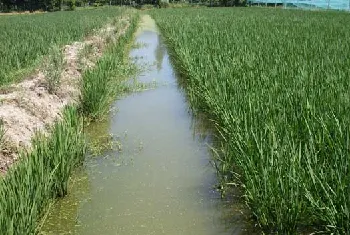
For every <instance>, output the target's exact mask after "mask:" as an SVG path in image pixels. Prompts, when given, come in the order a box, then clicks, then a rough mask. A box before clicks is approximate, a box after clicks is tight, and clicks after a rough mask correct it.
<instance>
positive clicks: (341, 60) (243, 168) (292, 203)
mask: <svg viewBox="0 0 350 235" xmlns="http://www.w3.org/2000/svg"><path fill="white" fill-rule="evenodd" d="M152 15H153V16H154V18H155V19H156V22H157V23H158V25H159V27H160V29H161V31H162V33H163V35H164V37H165V39H166V42H167V44H168V46H169V48H170V51H171V54H172V58H173V61H174V63H175V65H176V67H177V68H178V70H179V71H180V72H181V73H182V74H183V75H184V79H185V88H186V90H187V94H188V98H189V100H190V102H191V105H192V107H193V109H194V111H199V112H204V113H206V115H207V116H208V117H209V119H210V120H212V122H213V124H214V126H215V127H216V129H217V133H218V135H219V136H220V139H221V145H218V146H220V148H221V153H220V155H219V158H218V159H217V160H216V166H217V169H218V171H220V175H221V179H222V180H223V184H226V183H230V182H231V181H236V182H239V183H241V187H242V188H243V189H244V197H245V199H246V201H247V204H248V205H249V207H250V208H251V210H252V212H253V213H254V215H255V216H256V218H257V221H258V223H259V224H260V226H261V227H262V228H264V229H266V230H267V231H269V232H271V231H275V232H278V233H281V234H288V233H297V232H303V231H318V232H319V231H324V232H326V233H340V234H348V233H349V232H350V212H349V211H350V187H349V182H350V174H349V172H350V162H349V161H350V118H349V115H350V80H349V77H350V70H349V68H348V66H349V64H350V57H349V54H350V24H349V23H350V15H349V14H347V13H342V12H305V11H295V10H281V9H261V8H235V9H227V8H226V9H223V8H222V9H220V8H216V9H171V10H167V9H165V10H157V11H152ZM221 146H222V147H221ZM237 177H238V180H237Z"/></svg>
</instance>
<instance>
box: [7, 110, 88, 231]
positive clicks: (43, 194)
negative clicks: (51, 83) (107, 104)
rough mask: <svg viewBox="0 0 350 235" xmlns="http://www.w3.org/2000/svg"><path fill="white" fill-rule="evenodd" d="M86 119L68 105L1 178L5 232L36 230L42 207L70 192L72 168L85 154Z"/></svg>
mask: <svg viewBox="0 0 350 235" xmlns="http://www.w3.org/2000/svg"><path fill="white" fill-rule="evenodd" d="M84 149H85V144H84V137H83V127H82V119H81V118H80V117H79V114H78V112H77V110H76V109H75V108H72V107H67V108H66V109H65V111H64V113H63V119H62V120H61V121H57V122H56V123H55V124H54V126H53V127H52V129H51V136H50V137H46V136H44V135H40V134H38V135H37V136H36V137H35V138H34V139H33V149H32V151H31V152H30V153H25V152H22V153H21V154H20V159H21V160H20V161H19V162H18V163H17V164H16V165H15V166H14V167H12V168H11V169H10V170H9V172H8V173H7V174H6V176H5V178H3V179H0V198H2V199H4V198H6V200H0V208H1V210H0V231H1V233H3V234H33V233H35V231H36V223H37V221H38V220H39V219H40V217H41V213H42V211H43V210H44V209H45V208H46V207H47V206H48V204H49V203H50V201H51V200H52V199H54V198H56V197H62V196H64V195H65V194H66V193H67V182H68V178H69V176H70V173H71V171H72V169H73V168H74V167H75V166H76V165H77V164H79V163H81V161H82V160H83V157H84Z"/></svg>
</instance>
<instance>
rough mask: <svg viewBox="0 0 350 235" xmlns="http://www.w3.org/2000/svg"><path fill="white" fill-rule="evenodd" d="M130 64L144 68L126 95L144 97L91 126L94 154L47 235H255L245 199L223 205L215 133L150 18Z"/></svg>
mask: <svg viewBox="0 0 350 235" xmlns="http://www.w3.org/2000/svg"><path fill="white" fill-rule="evenodd" d="M129 58H130V59H131V60H132V61H134V64H136V65H137V67H139V68H143V69H142V71H141V72H140V73H138V74H137V75H136V77H135V79H134V80H133V81H132V82H131V83H133V84H137V85H136V86H137V89H135V85H132V86H134V89H127V91H133V90H137V91H138V92H127V93H124V94H125V95H124V96H123V97H121V98H120V99H118V100H116V101H114V102H113V104H112V110H117V112H109V114H108V116H106V118H105V119H104V121H99V122H95V123H93V124H91V125H89V126H88V127H86V129H85V132H86V133H87V136H88V142H89V143H90V148H88V151H87V153H86V156H85V159H84V161H83V165H82V166H81V167H78V168H77V170H76V171H75V172H74V173H73V175H72V177H71V180H70V182H71V184H70V185H69V186H68V187H69V190H68V191H69V194H68V195H67V196H65V197H63V198H60V199H59V200H58V201H56V203H55V204H53V205H52V206H51V208H50V210H49V211H48V213H47V214H45V216H44V219H43V220H42V223H41V227H40V233H41V234H179V233H180V234H252V233H256V232H257V231H256V230H255V228H254V226H253V225H254V224H253V222H252V221H251V220H250V218H251V217H250V216H249V213H247V212H246V211H245V206H244V205H243V204H242V202H241V200H239V199H237V198H234V199H233V198H229V199H228V198H227V199H226V200H223V199H222V198H221V195H220V192H218V191H217V190H215V189H214V187H213V186H214V185H215V184H216V183H217V182H216V173H215V169H214V168H213V167H212V166H211V165H210V164H209V162H210V159H211V157H212V156H211V153H210V151H209V149H208V144H211V141H212V136H211V131H210V127H209V128H208V126H207V125H206V122H205V121H203V120H199V119H197V118H195V117H194V116H193V115H192V114H191V112H190V111H189V107H188V104H187V101H186V96H185V94H184V91H183V90H182V89H181V87H180V85H179V84H178V80H177V73H176V72H175V71H174V69H173V66H172V64H171V61H170V58H169V55H168V52H167V48H166V46H165V44H164V42H163V40H162V37H161V35H160V33H159V32H158V29H157V27H156V25H155V22H154V21H153V19H152V18H151V17H149V16H148V15H143V16H142V17H141V21H140V24H139V28H138V30H137V32H136V34H135V42H134V46H133V47H132V49H131V50H130V53H129ZM100 71H104V69H101V70H100ZM107 77H108V76H107ZM99 82H101V81H99ZM87 84H89V83H87ZM128 84H129V85H130V82H129V83H128ZM140 84H141V85H140ZM142 84H143V85H142ZM154 84H156V85H154ZM122 87H124V86H122ZM139 88H140V89H139ZM142 88H146V89H142ZM119 91H121V90H120V89H119ZM91 93H92V92H91ZM96 93H98V92H97V91H95V92H93V94H96ZM101 93H103V92H101ZM97 102H100V101H97ZM102 103H104V101H103V102H101V104H102ZM107 103H108V102H107ZM96 110H98V111H99V110H100V109H96ZM91 113H95V114H96V113H97V114H98V112H91ZM95 114H94V115H91V116H90V118H91V119H96V117H98V115H95ZM97 119H98V118H97Z"/></svg>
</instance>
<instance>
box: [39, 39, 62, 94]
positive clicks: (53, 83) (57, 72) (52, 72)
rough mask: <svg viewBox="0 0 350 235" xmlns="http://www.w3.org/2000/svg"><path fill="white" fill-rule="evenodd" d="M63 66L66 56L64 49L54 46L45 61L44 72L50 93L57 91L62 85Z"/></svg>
mask: <svg viewBox="0 0 350 235" xmlns="http://www.w3.org/2000/svg"><path fill="white" fill-rule="evenodd" d="M63 66H64V56H63V54H62V51H61V50H60V48H59V47H57V46H54V47H52V48H51V49H50V52H49V55H48V56H47V59H46V61H45V63H44V74H45V79H46V81H47V89H48V92H49V93H50V94H53V93H55V92H56V91H57V89H58V88H59V86H60V83H61V73H62V70H63Z"/></svg>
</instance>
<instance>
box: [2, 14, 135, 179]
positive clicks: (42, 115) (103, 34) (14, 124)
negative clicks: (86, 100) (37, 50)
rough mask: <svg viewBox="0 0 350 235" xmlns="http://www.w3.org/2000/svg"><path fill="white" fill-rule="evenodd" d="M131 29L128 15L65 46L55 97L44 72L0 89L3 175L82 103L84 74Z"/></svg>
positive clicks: (38, 70) (39, 69) (40, 71)
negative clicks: (20, 154) (38, 136)
mask: <svg viewBox="0 0 350 235" xmlns="http://www.w3.org/2000/svg"><path fill="white" fill-rule="evenodd" d="M129 25H130V18H129V16H128V14H125V15H124V16H122V17H121V18H119V19H115V20H114V21H113V22H112V23H111V24H108V25H106V27H104V28H103V29H101V30H99V31H96V32H95V34H94V35H93V36H90V37H87V38H86V39H85V40H84V41H82V42H74V43H72V44H70V45H66V46H64V47H63V48H62V49H63V57H64V61H65V63H64V66H63V69H62V71H61V77H60V85H59V87H57V89H56V91H55V92H54V93H52V94H51V93H49V89H48V82H47V79H46V77H45V72H44V71H42V68H38V69H37V70H36V72H35V73H34V74H33V75H31V76H29V77H27V78H25V79H24V80H23V82H20V83H18V84H14V85H11V86H8V87H2V88H0V119H1V120H2V122H3V124H4V129H5V139H4V140H5V141H4V143H3V145H2V147H1V149H0V173H5V172H6V171H7V170H8V168H9V167H10V166H11V165H12V164H13V163H14V162H15V161H16V159H17V155H18V154H17V153H18V151H19V150H20V149H26V150H30V147H31V138H32V137H33V135H34V134H35V133H36V132H37V131H40V132H44V133H46V132H47V129H48V127H49V126H50V125H51V124H52V123H53V122H54V121H55V120H56V119H57V118H60V116H61V111H62V110H63V108H64V107H65V106H66V105H68V104H74V103H77V102H78V101H79V96H80V92H79V90H80V88H79V84H80V80H81V79H80V78H81V76H82V72H83V71H84V70H85V69H87V68H90V67H93V66H94V64H95V62H96V60H97V59H98V58H99V57H101V56H102V53H103V51H104V48H105V46H106V45H107V44H108V43H110V42H112V41H116V40H118V38H119V37H120V36H121V35H123V34H124V33H125V31H126V29H127V28H128V27H129ZM87 48H88V49H87ZM44 60H45V59H44Z"/></svg>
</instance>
